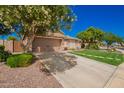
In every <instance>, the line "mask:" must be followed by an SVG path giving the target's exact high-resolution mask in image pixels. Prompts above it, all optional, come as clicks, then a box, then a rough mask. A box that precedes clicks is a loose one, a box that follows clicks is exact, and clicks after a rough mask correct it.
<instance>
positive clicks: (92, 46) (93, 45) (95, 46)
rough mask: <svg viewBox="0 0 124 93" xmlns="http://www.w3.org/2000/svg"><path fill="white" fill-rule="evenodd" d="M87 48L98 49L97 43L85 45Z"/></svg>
mask: <svg viewBox="0 0 124 93" xmlns="http://www.w3.org/2000/svg"><path fill="white" fill-rule="evenodd" d="M86 48H87V49H99V46H98V45H97V44H94V43H91V44H88V45H87V46H86Z"/></svg>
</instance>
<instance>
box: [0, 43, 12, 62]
mask: <svg viewBox="0 0 124 93" xmlns="http://www.w3.org/2000/svg"><path fill="white" fill-rule="evenodd" d="M4 49H5V47H4V46H3V45H0V62H3V61H6V60H7V58H8V57H9V56H10V55H11V53H10V52H8V51H5V50H4Z"/></svg>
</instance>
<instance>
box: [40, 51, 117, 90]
mask: <svg viewBox="0 0 124 93" xmlns="http://www.w3.org/2000/svg"><path fill="white" fill-rule="evenodd" d="M48 54H49V53H48ZM52 55H54V54H53V53H52ZM65 55H69V56H75V57H76V58H75V59H74V60H75V61H76V65H73V66H71V67H70V68H69V69H65V70H63V71H56V73H53V72H51V73H52V74H53V76H54V77H55V78H56V79H57V80H58V81H59V83H61V84H62V85H63V87H66V88H101V87H104V86H105V85H106V84H107V82H108V81H109V79H110V78H111V76H112V75H113V73H114V72H115V70H116V67H115V66H112V65H109V64H105V63H101V62H97V61H95V60H91V59H88V58H84V57H80V56H77V55H73V54H70V53H65ZM57 56H58V58H59V56H60V55H59V54H57V55H56V56H55V57H51V58H53V60H56V58H57ZM49 57H50V56H49ZM62 57H63V56H62ZM41 60H43V55H42V58H41ZM61 62H64V63H65V61H63V60H61V58H59V59H58V60H57V61H56V63H57V64H59V63H60V67H61V66H63V64H62V63H61ZM54 65H56V64H54ZM64 67H66V66H64Z"/></svg>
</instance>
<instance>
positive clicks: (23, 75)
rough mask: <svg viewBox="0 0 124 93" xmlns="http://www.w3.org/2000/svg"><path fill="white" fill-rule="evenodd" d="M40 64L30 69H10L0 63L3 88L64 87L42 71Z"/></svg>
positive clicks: (0, 79) (0, 78)
mask: <svg viewBox="0 0 124 93" xmlns="http://www.w3.org/2000/svg"><path fill="white" fill-rule="evenodd" d="M41 68H42V65H41V64H40V62H38V61H37V62H35V63H34V64H32V65H31V66H29V67H24V68H10V67H8V66H6V65H5V64H3V63H0V87H1V88H61V87H62V85H61V84H60V83H59V82H58V81H57V80H56V79H55V78H54V77H53V76H52V75H51V74H48V73H45V72H43V71H42V70H41Z"/></svg>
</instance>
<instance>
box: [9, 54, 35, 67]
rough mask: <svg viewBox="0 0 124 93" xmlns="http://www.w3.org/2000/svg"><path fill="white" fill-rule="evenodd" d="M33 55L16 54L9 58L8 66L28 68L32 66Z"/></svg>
mask: <svg viewBox="0 0 124 93" xmlns="http://www.w3.org/2000/svg"><path fill="white" fill-rule="evenodd" d="M32 60H33V55H32V54H16V55H12V56H10V57H9V58H7V65H8V66H10V67H26V66H29V65H30V64H32Z"/></svg>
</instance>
